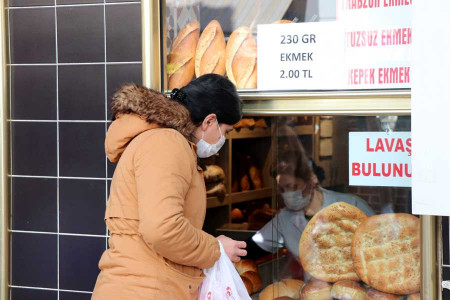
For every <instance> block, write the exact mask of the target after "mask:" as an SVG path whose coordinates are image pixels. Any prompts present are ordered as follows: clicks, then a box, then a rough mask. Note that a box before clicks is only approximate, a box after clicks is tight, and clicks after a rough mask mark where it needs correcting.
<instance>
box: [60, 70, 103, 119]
mask: <svg viewBox="0 0 450 300" xmlns="http://www.w3.org/2000/svg"><path fill="white" fill-rule="evenodd" d="M58 76H59V118H60V119H61V120H105V117H106V116H105V66H104V65H82V66H59V72H58Z"/></svg>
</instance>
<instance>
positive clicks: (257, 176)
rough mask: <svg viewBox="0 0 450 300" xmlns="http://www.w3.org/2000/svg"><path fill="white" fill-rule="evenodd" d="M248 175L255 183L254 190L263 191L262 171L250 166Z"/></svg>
mask: <svg viewBox="0 0 450 300" xmlns="http://www.w3.org/2000/svg"><path fill="white" fill-rule="evenodd" d="M248 173H249V174H250V179H251V181H252V183H253V189H255V190H259V189H262V186H263V183H262V175H261V171H260V170H259V169H258V168H257V167H255V166H250V169H249V170H248Z"/></svg>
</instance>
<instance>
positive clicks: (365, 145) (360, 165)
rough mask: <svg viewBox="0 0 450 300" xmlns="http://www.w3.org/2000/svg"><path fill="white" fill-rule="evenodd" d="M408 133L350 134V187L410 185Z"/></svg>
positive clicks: (409, 141)
mask: <svg viewBox="0 0 450 300" xmlns="http://www.w3.org/2000/svg"><path fill="white" fill-rule="evenodd" d="M411 175H412V171H411V132H390V133H385V132H350V133H349V178H350V185H363V186H397V187H410V186H411Z"/></svg>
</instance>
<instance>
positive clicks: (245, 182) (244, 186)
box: [241, 174, 250, 192]
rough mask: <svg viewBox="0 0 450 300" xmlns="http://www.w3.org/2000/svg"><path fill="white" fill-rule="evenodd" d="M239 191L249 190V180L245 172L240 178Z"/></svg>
mask: <svg viewBox="0 0 450 300" xmlns="http://www.w3.org/2000/svg"><path fill="white" fill-rule="evenodd" d="M241 191H243V192H245V191H250V180H249V178H248V175H247V174H245V175H244V176H242V178H241Z"/></svg>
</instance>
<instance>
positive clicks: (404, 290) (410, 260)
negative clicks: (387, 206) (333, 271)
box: [351, 214, 420, 295]
mask: <svg viewBox="0 0 450 300" xmlns="http://www.w3.org/2000/svg"><path fill="white" fill-rule="evenodd" d="M351 250H352V257H353V263H354V267H355V271H356V273H357V274H358V276H359V278H361V280H362V281H364V282H365V283H366V284H367V285H370V286H371V287H373V288H376V289H377V290H379V291H383V292H385V293H391V294H398V295H404V294H412V293H416V292H418V291H419V290H420V221H419V219H418V218H416V217H415V216H413V215H410V214H382V215H376V216H372V217H370V218H368V219H367V220H365V221H364V222H363V223H361V225H360V226H359V227H358V229H356V232H355V235H354V236H353V241H352V248H351Z"/></svg>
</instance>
